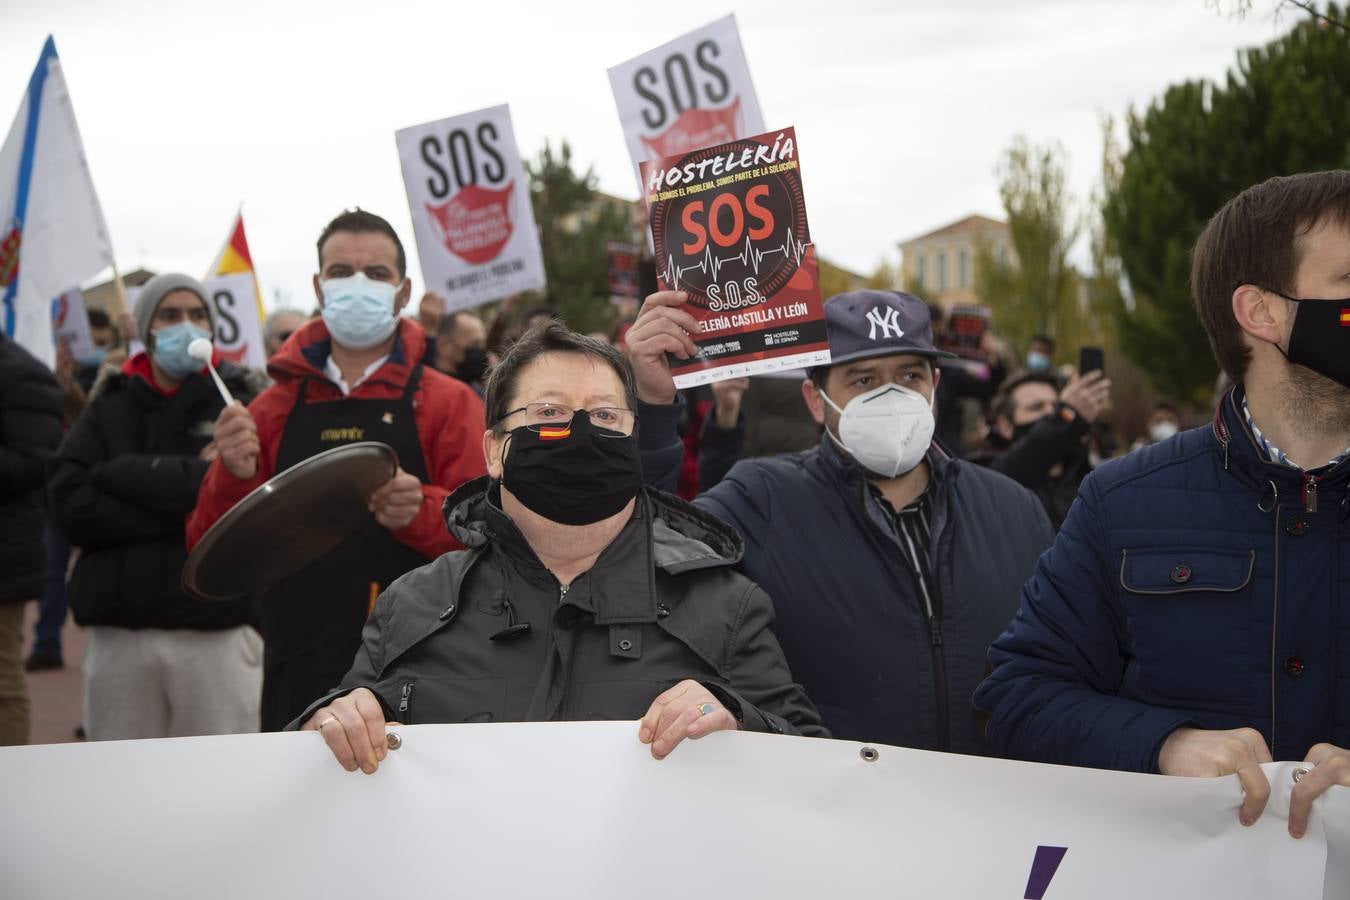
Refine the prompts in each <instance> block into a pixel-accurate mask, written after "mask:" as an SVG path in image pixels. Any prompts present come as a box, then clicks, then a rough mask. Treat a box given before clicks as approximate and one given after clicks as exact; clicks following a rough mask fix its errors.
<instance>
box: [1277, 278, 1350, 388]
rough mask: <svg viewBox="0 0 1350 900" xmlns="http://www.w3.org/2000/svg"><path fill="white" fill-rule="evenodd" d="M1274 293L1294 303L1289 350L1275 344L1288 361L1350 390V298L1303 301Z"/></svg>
mask: <svg viewBox="0 0 1350 900" xmlns="http://www.w3.org/2000/svg"><path fill="white" fill-rule="evenodd" d="M1271 293H1272V294H1275V295H1276V296H1278V297H1284V299H1286V300H1288V301H1289V302H1291V303H1293V304H1295V306H1294V327H1293V329H1292V330H1291V331H1290V332H1289V350H1288V351H1287V352H1286V351H1285V350H1284V349H1283V348H1281V347H1280V346H1279V345H1278V344H1276V345H1275V346H1276V348H1277V349H1279V350H1280V352H1281V353H1283V354H1284V357H1285V359H1287V360H1289V361H1290V362H1291V363H1293V364H1294V365H1297V366H1303V367H1305V368H1308V369H1312V370H1313V371H1314V372H1316V373H1317V374H1318V375H1324V376H1326V377H1327V378H1330V379H1331V380H1332V381H1336V382H1339V383H1340V384H1343V385H1345V386H1346V387H1350V298H1346V299H1343V300H1317V299H1313V298H1307V299H1300V298H1298V297H1289V296H1286V295H1285V294H1281V293H1280V292H1279V291H1271Z"/></svg>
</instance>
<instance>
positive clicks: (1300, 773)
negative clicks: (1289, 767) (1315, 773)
mask: <svg viewBox="0 0 1350 900" xmlns="http://www.w3.org/2000/svg"><path fill="white" fill-rule="evenodd" d="M1314 768H1315V766H1310V765H1309V766H1299V767H1298V768H1297V769H1295V770H1294V784H1298V783H1299V782H1300V781H1302V780H1303V779H1304V778H1307V777H1308V775H1309V774H1310V773H1311V772H1312V770H1313V769H1314Z"/></svg>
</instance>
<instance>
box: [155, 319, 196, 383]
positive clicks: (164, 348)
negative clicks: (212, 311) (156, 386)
mask: <svg viewBox="0 0 1350 900" xmlns="http://www.w3.org/2000/svg"><path fill="white" fill-rule="evenodd" d="M151 334H152V335H153V336H154V338H155V349H154V352H153V356H154V360H155V362H156V364H158V365H159V367H160V368H161V369H163V370H164V371H165V372H168V373H169V374H170V375H172V376H173V377H174V378H187V377H188V376H189V375H191V374H193V373H194V372H200V371H201V370H202V369H204V368H206V367H205V366H203V365H202V363H201V360H199V359H193V358H192V357H191V356H190V355H188V345H189V344H191V343H192V342H193V341H195V340H197V339H198V338H210V337H211V332H209V331H206V330H205V329H203V328H199V327H197V326H196V325H193V324H192V323H191V322H179V323H178V324H177V325H166V326H165V327H163V328H161V329H159V330H158V331H154V332H151Z"/></svg>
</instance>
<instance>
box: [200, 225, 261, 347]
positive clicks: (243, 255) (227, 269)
mask: <svg viewBox="0 0 1350 900" xmlns="http://www.w3.org/2000/svg"><path fill="white" fill-rule="evenodd" d="M242 274H248V275H252V276H253V295H254V299H255V300H257V302H258V319H259V320H260V321H261V320H262V319H264V318H266V313H264V312H263V305H262V293H261V292H260V291H259V290H258V273H257V272H256V271H254V269H253V255H252V254H250V253H249V252H248V237H247V236H246V235H245V234H244V212H243V210H240V211H239V212H238V213H237V214H236V215H235V217H234V227H233V228H231V229H230V236H229V238H228V239H227V240H226V241H225V246H224V247H221V248H220V254H219V255H218V256H217V257H216V261H215V262H213V263H211V271H209V272H207V273H206V277H207V278H211V277H213V276H216V275H242Z"/></svg>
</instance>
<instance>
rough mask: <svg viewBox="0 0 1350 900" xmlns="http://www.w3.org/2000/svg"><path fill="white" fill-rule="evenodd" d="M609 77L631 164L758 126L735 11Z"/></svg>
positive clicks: (721, 140) (743, 134) (737, 135)
mask: <svg viewBox="0 0 1350 900" xmlns="http://www.w3.org/2000/svg"><path fill="white" fill-rule="evenodd" d="M609 81H610V85H611V86H612V87H613V89H614V102H615V104H616V105H617V106H618V108H619V121H620V122H621V123H622V124H623V134H624V138H625V139H626V140H627V142H628V153H629V155H630V156H631V157H632V158H633V164H634V165H638V164H640V163H642V162H643V161H644V160H648V159H662V158H664V157H668V156H677V155H679V154H681V153H689V152H690V151H693V150H697V149H699V148H700V147H710V146H712V145H713V144H724V143H726V142H727V141H733V140H736V139H737V138H743V137H747V136H749V135H752V134H759V133H760V132H761V131H764V117H763V115H762V114H761V113H760V111H759V100H758V99H757V98H756V97H755V86H754V85H753V84H751V82H750V67H749V66H748V65H747V64H746V62H745V50H743V49H742V48H741V36H740V32H738V31H737V30H736V17H735V16H727V17H726V18H725V19H718V20H717V21H716V22H713V23H712V24H711V25H705V26H704V27H703V28H700V29H698V30H696V31H691V32H689V33H688V34H686V35H683V36H682V37H678V38H676V39H675V40H673V41H671V42H669V43H667V44H662V45H661V46H660V47H657V48H656V49H655V50H649V51H648V52H646V53H644V54H642V55H641V56H638V57H635V58H633V59H630V60H628V62H625V63H620V64H619V65H617V66H615V67H614V68H612V69H610V70H609ZM641 189H642V186H641V185H639V190H641Z"/></svg>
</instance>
